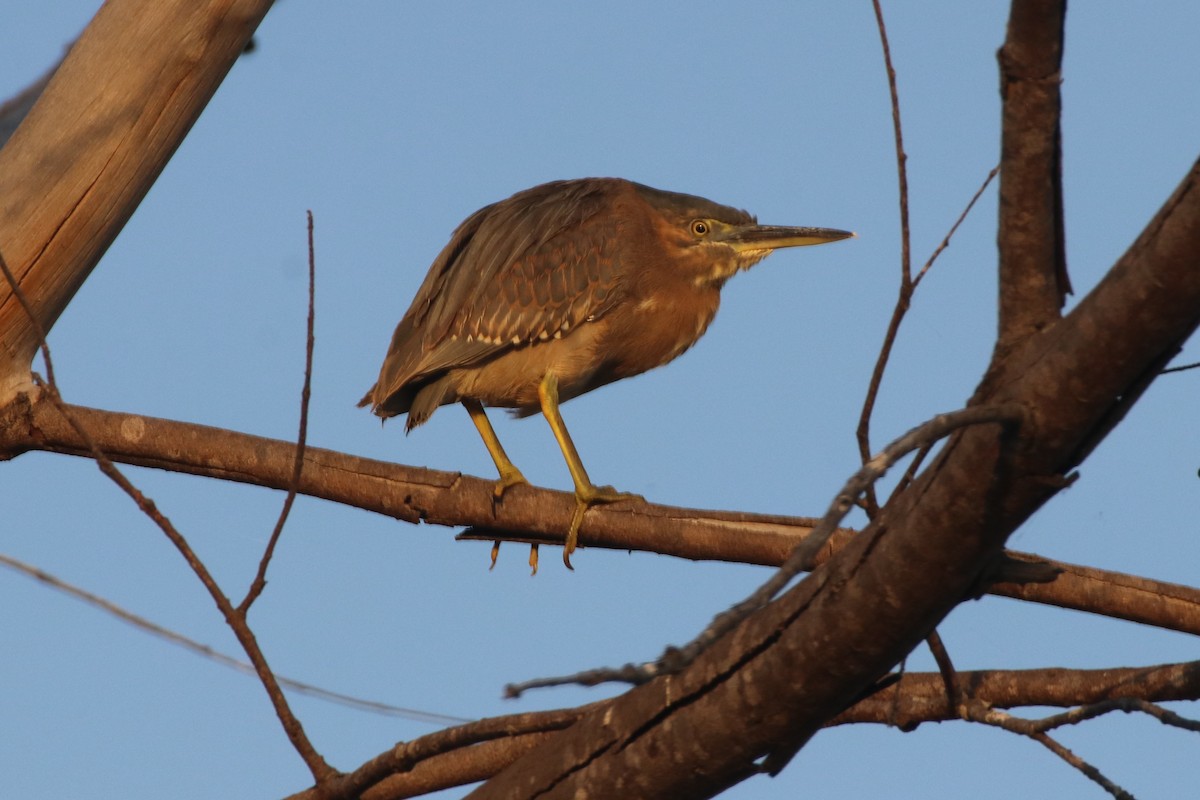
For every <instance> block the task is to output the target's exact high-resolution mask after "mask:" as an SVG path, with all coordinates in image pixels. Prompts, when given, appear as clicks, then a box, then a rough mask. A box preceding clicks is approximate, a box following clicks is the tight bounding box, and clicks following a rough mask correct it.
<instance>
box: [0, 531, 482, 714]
mask: <svg viewBox="0 0 1200 800" xmlns="http://www.w3.org/2000/svg"><path fill="white" fill-rule="evenodd" d="M0 565H3V566H6V567H8V568H10V569H12V570H14V571H16V572H19V573H22V574H24V575H28V576H29V577H31V578H34V579H35V580H37V581H39V582H41V583H43V584H44V585H46V586H49V587H50V588H52V589H56V590H58V591H60V592H63V593H64V594H67V595H70V596H71V597H74V598H75V599H77V600H82V601H83V602H85V603H87V604H88V605H91V606H93V607H95V608H98V609H100V610H101V611H103V612H105V613H108V614H111V615H113V616H114V617H116V618H117V619H119V620H121V621H122V622H125V623H128V624H129V625H132V626H133V627H135V628H137V629H138V630H140V631H144V632H146V633H149V634H151V635H152V636H157V637H159V638H161V639H165V640H166V641H168V642H170V643H171V644H175V645H178V646H180V647H182V648H184V649H186V650H190V651H191V652H193V653H196V654H198V655H200V656H203V657H204V658H207V659H209V660H211V661H214V662H216V663H218V664H220V665H222V666H225V667H229V668H230V669H234V670H237V671H238V672H241V673H243V674H247V675H254V665H253V664H251V663H250V662H248V661H241V660H239V659H236V658H234V657H232V656H229V655H226V654H225V653H222V652H220V651H219V650H216V649H214V648H212V647H210V646H209V645H206V644H203V643H201V642H197V641H196V640H195V639H191V638H189V637H187V636H184V635H183V634H181V633H178V632H177V631H173V630H171V629H170V628H165V627H163V626H162V625H159V624H157V623H155V622H151V621H150V620H148V619H146V618H145V617H142V616H139V615H138V614H135V613H133V612H132V611H129V610H128V609H125V608H122V607H121V606H119V605H117V604H116V603H114V602H112V601H111V600H107V599H105V598H103V597H101V596H99V595H97V594H93V593H92V592H89V591H88V590H86V589H83V588H80V587H79V586H76V585H74V584H72V583H69V582H67V581H64V580H63V579H61V578H59V577H56V576H54V575H51V574H50V573H48V572H46V571H45V570H43V569H41V568H39V567H35V566H33V565H32V564H27V563H25V562H24V561H21V560H19V559H16V558H13V557H12V556H9V555H5V554H3V553H0ZM275 677H276V678H277V679H278V680H279V685H280V686H283V687H284V688H287V689H290V690H292V691H294V692H297V693H298V694H303V695H307V696H309V697H315V698H316V699H318V700H325V701H327V702H330V703H335V704H337V705H340V706H346V707H347V708H353V709H357V710H359V711H367V712H370V713H372V714H382V715H384V716H389V717H401V718H404V719H411V720H415V721H417V722H430V723H434V724H438V725H454V724H461V723H465V722H469V721H470V720H467V719H465V718H463V717H452V716H450V715H448V714H436V713H434V712H431V711H420V710H418V709H415V708H404V707H402V706H395V705H391V704H390V703H384V702H380V701H378V700H365V699H363V698H361V697H354V696H352V695H348V694H342V693H341V692H334V691H331V690H329V689H322V688H321V687H320V686H314V685H313V684H311V683H305V682H303V681H298V680H295V679H293V678H286V677H284V676H282V675H276V676H275Z"/></svg>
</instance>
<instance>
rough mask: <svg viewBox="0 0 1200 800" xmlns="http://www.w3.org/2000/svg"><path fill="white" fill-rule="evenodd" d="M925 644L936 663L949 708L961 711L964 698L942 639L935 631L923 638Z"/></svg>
mask: <svg viewBox="0 0 1200 800" xmlns="http://www.w3.org/2000/svg"><path fill="white" fill-rule="evenodd" d="M925 644H927V645H928V646H929V652H931V653H933V660H934V661H935V662H936V663H937V667H938V672H939V673H940V674H941V676H942V683H944V684H945V685H946V700H947V701H948V702H949V704H950V707H951V708H955V709H961V708H962V707H963V702H964V699H965V698H964V697H963V693H962V687H961V685H960V684H959V682H958V672H956V671H955V669H954V662H953V661H951V660H950V653H949V651H948V650H946V645H945V644H944V643H943V642H942V637H941V636H940V635H939V634H938V632H937V631H936V630H935V631H933V632H932V633H930V634H929V635H928V636H927V637H925Z"/></svg>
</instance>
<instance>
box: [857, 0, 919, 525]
mask: <svg viewBox="0 0 1200 800" xmlns="http://www.w3.org/2000/svg"><path fill="white" fill-rule="evenodd" d="M871 5H872V7H873V8H874V10H875V23H876V26H877V27H878V28H879V44H880V47H882V48H883V63H884V67H885V69H886V71H887V82H888V95H889V97H890V99H891V105H892V133H893V136H894V139H895V142H896V172H897V185H898V189H899V195H900V295H899V297H897V298H896V307H895V309H894V310H893V311H892V318H891V320H890V321H889V322H888V328H887V333H885V334H884V336H883V344H882V346H881V347H880V348H879V357H878V358H877V359H876V360H875V368H874V369H873V370H872V371H871V380H870V383H868V384H867V394H866V396H865V397H864V398H863V407H862V411H861V413H860V414H859V418H858V430H857V431H856V432H855V438H856V440H857V441H858V453H859V456H860V457H861V458H862V461H863V463H864V464H865V463H867V461H869V460H870V458H871V416H872V415H873V414H874V412H875V400H876V398H877V397H878V396H879V387H880V386H881V385H882V383H883V372H884V370H885V369H886V368H887V363H888V360H889V359H890V358H891V354H892V346H893V345H894V344H895V343H896V334H897V332H898V331H899V330H900V322H901V320H903V319H904V315H905V314H906V313H907V312H908V307H909V304H910V303H911V301H912V293H913V288H914V286H915V284H914V283H913V280H912V236H911V235H910V229H909V221H908V166H907V165H908V156H907V155H906V154H905V152H904V129H903V127H902V126H901V124H900V93H899V92H898V91H897V89H896V69H895V67H893V66H892V48H891V47H890V46H889V44H888V35H887V25H886V24H884V21H883V7H882V6H881V5H880V4H879V0H872V2H871ZM863 504H864V506H863V507H864V508H865V510H866V512H867V516H868V517H874V516H875V514H876V513H877V512H878V510H879V503H878V501H877V500H876V497H875V487H874V485H872V486H869V487H867V492H866V495H865V496H864V498H863Z"/></svg>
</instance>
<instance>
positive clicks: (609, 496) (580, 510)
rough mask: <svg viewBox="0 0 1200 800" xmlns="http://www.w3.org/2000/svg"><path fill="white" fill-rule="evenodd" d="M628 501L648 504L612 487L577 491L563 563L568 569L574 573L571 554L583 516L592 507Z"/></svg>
mask: <svg viewBox="0 0 1200 800" xmlns="http://www.w3.org/2000/svg"><path fill="white" fill-rule="evenodd" d="M626 500H632V501H636V502H642V503H644V502H646V498H644V497H642V496H641V495H640V494H633V493H632V492H618V491H617V490H616V489H614V488H613V487H611V486H586V487H583V488H582V489H580V488H577V489H576V490H575V511H574V513H572V514H571V527H570V528H569V529H568V530H567V541H566V543H565V544H564V545H563V563H564V564H566V565H567V569H569V570H571V571H574V570H575V568H574V567H572V566H571V553H574V552H575V548H576V547H577V546H578V544H579V529H580V528H581V527H583V516H584V515H585V514H586V513H587V510H588V509H589V508H591V507H592V506H598V505H607V504H609V503H621V502H624V501H626Z"/></svg>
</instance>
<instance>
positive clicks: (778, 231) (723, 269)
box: [637, 185, 854, 288]
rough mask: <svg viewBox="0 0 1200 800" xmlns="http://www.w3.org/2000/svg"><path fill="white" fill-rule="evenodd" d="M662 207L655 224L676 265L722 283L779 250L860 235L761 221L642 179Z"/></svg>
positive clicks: (644, 192)
mask: <svg viewBox="0 0 1200 800" xmlns="http://www.w3.org/2000/svg"><path fill="white" fill-rule="evenodd" d="M637 188H638V192H639V194H640V195H641V196H642V198H643V199H644V200H645V201H646V202H647V203H648V204H649V205H650V207H651V208H652V209H653V210H654V212H655V213H656V216H657V219H655V220H654V225H653V228H654V230H655V232H656V233H657V235H658V236H659V237H660V238H661V240H662V245H663V248H662V249H663V250H664V251H665V252H666V253H667V254H668V258H669V261H670V262H671V263H672V266H673V268H675V269H679V270H682V271H684V272H685V273H686V274H688V275H689V276H690V277H691V279H692V280H693V281H694V282H695V283H696V284H698V285H704V284H707V285H713V286H716V287H718V288H719V287H720V286H721V285H723V284H724V283H725V281H727V280H728V279H729V278H730V277H731V276H733V275H734V274H735V273H737V272H739V271H740V270H744V269H749V268H750V267H751V266H753V265H754V264H757V263H758V262H759V261H762V260H763V259H764V258H766V257H767V256H769V255H770V254H771V253H773V252H774V251H776V250H779V249H782V248H784V247H802V246H805V245H812V244H825V243H826V242H836V241H840V240H842V239H849V238H851V237H853V236H854V234H853V233H851V232H850V231H841V230H836V229H833V228H800V227H787V226H780V225H759V224H758V220H757V219H755V218H754V217H753V216H752V215H751V214H748V213H747V212H745V211H741V210H739V209H736V208H732V207H730V206H723V205H720V204H719V203H714V202H712V201H711V200H706V199H704V198H703V197H696V196H694V195H689V194H678V193H676V192H665V191H662V190H659V189H652V188H650V187H648V186H641V185H638V187H637Z"/></svg>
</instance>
